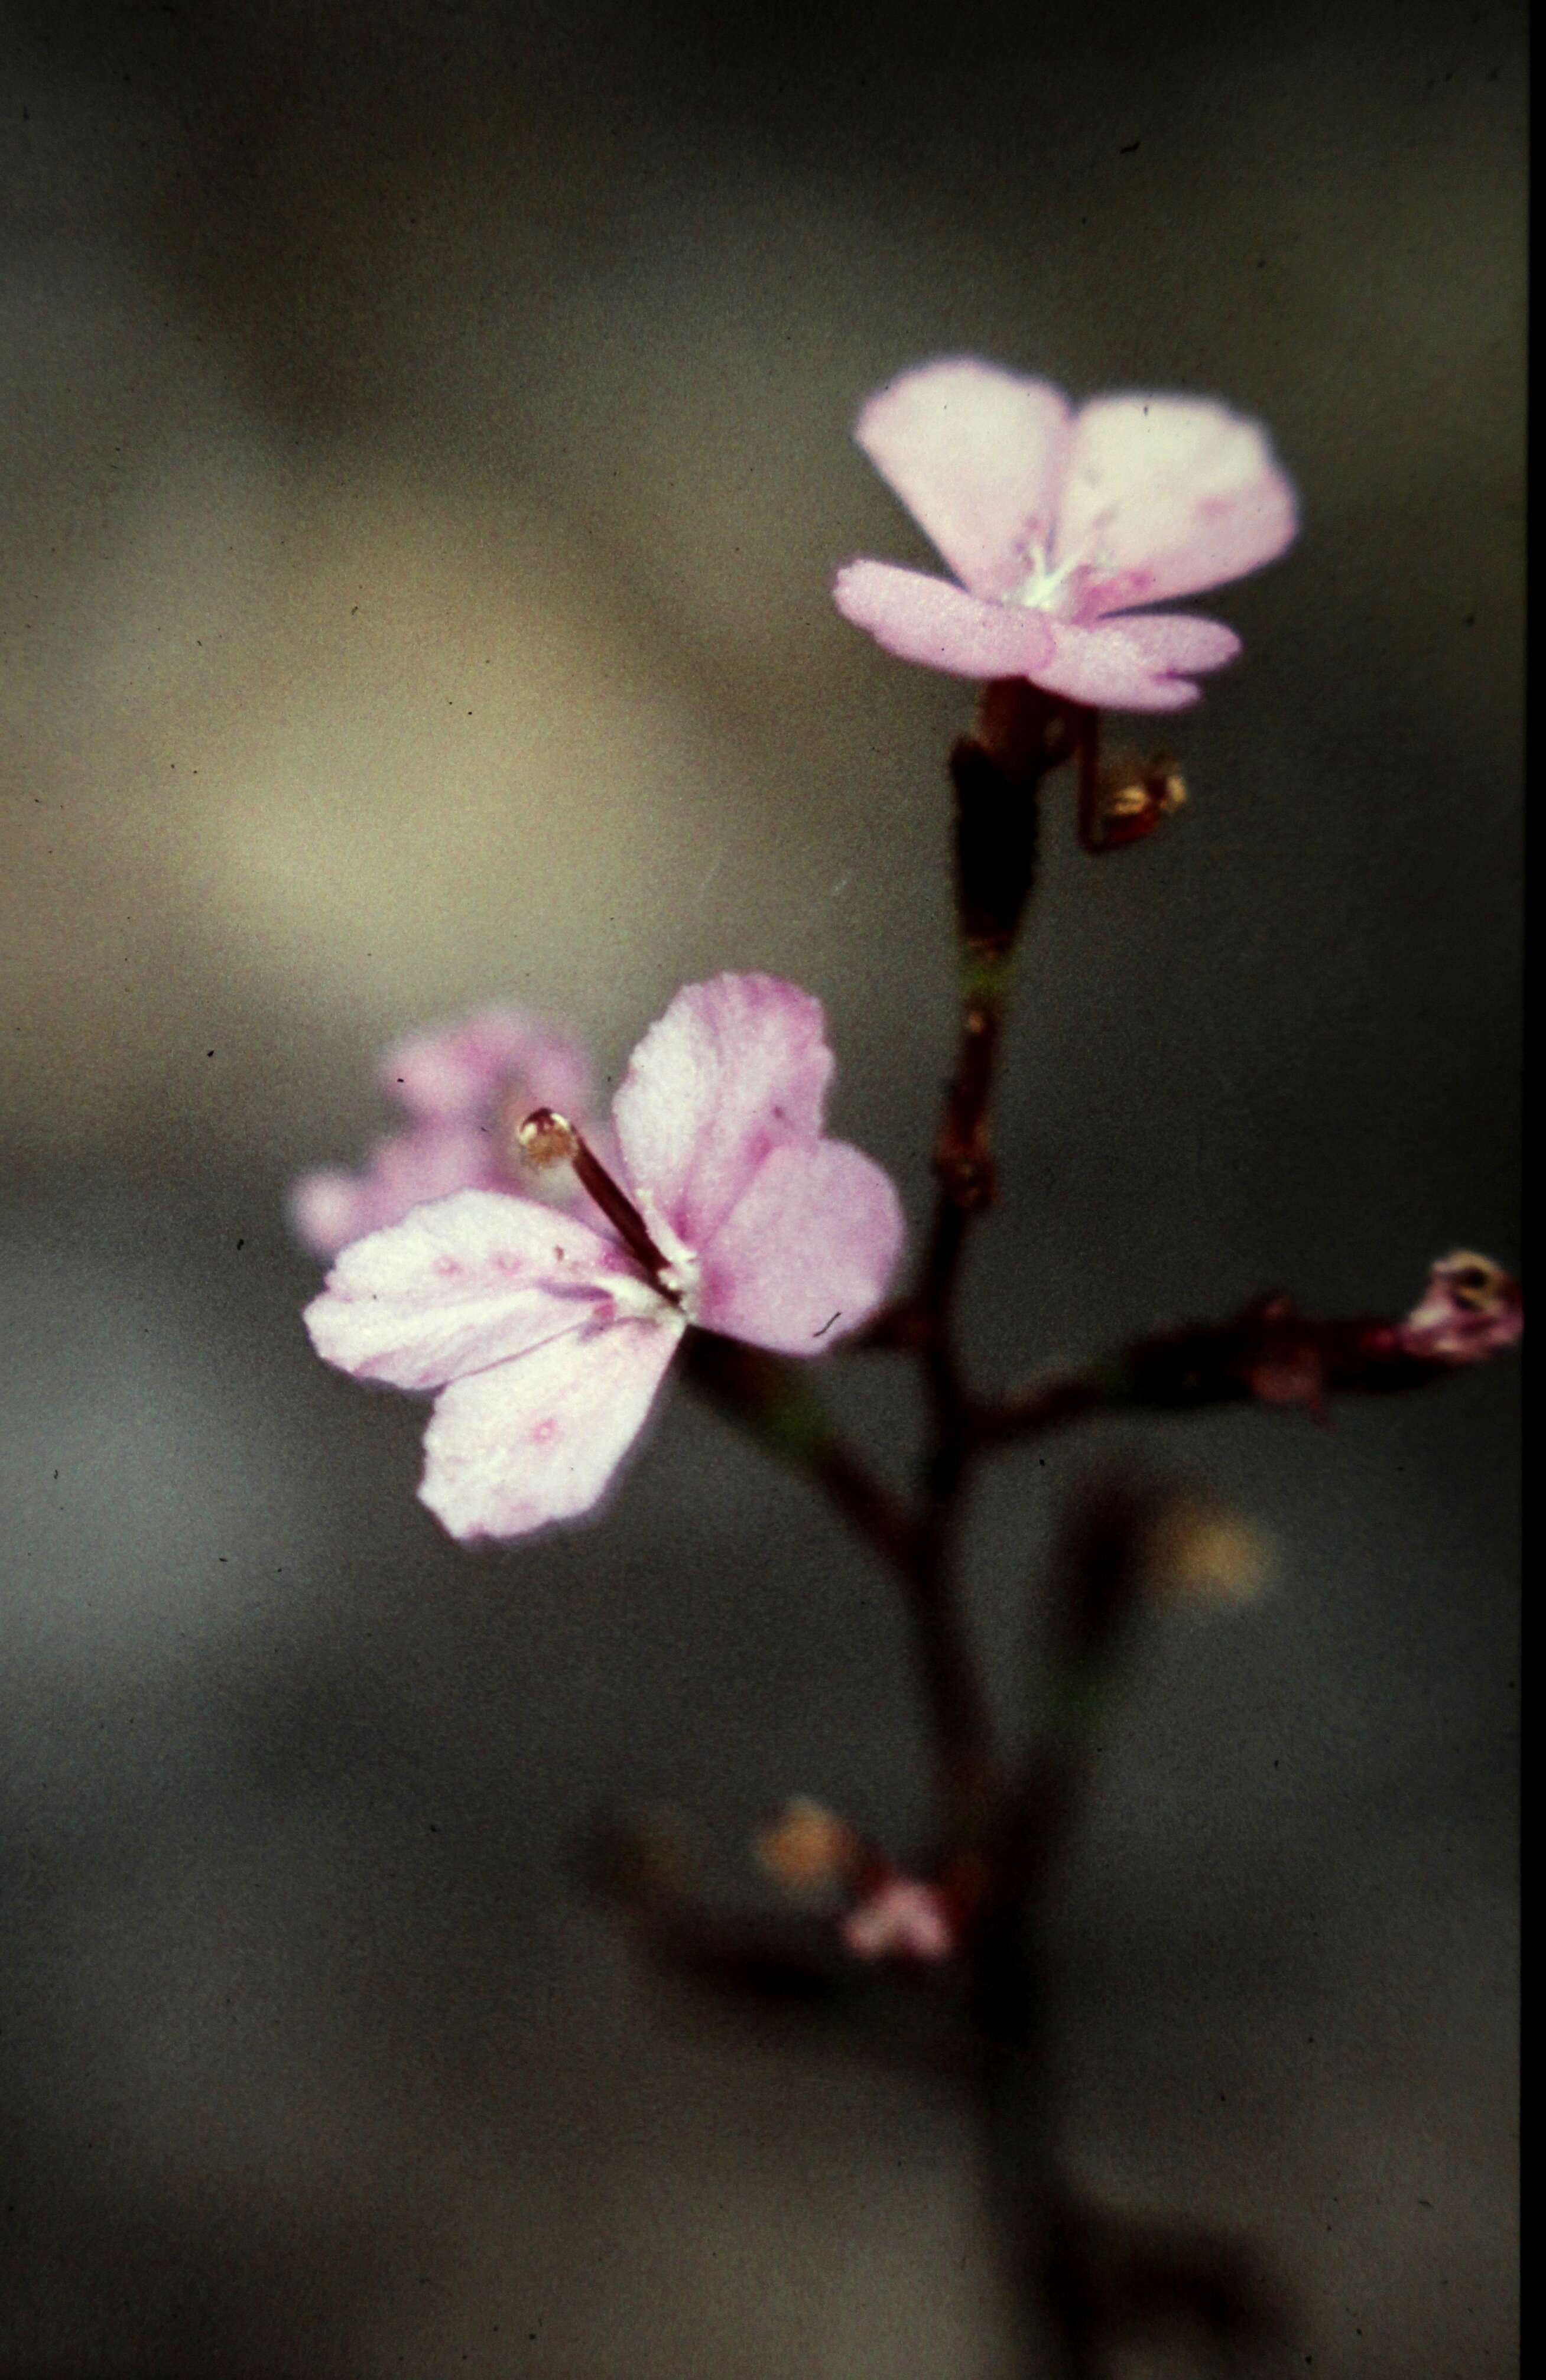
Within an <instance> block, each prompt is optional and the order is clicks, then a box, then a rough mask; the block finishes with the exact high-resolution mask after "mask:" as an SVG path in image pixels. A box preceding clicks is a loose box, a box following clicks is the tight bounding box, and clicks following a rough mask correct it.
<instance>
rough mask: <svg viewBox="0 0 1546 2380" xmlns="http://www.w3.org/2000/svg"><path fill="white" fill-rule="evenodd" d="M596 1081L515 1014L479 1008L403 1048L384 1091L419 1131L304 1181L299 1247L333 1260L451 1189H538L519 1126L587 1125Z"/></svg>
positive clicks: (553, 1030)
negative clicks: (527, 1122)
mask: <svg viewBox="0 0 1546 2380" xmlns="http://www.w3.org/2000/svg"><path fill="white" fill-rule="evenodd" d="M380 1080H381V1086H382V1088H383V1091H385V1093H386V1095H387V1097H388V1098H389V1099H394V1100H395V1101H396V1104H397V1105H398V1106H399V1107H401V1108H406V1109H407V1111H408V1115H409V1117H410V1119H411V1122H410V1123H409V1124H408V1128H407V1129H406V1130H405V1131H402V1132H395V1133H390V1134H388V1135H386V1136H385V1137H384V1138H383V1139H381V1140H378V1141H377V1142H376V1143H375V1145H374V1147H372V1148H371V1150H370V1151H369V1152H368V1154H367V1156H366V1159H365V1162H364V1164H363V1165H362V1166H361V1167H360V1169H359V1172H357V1173H350V1172H346V1171H345V1170H344V1168H342V1167H341V1166H326V1167H323V1169H322V1170H321V1171H320V1172H314V1173H305V1174H302V1176H301V1177H300V1179H299V1181H298V1182H297V1183H296V1184H295V1185H294V1187H293V1189H292V1190H291V1192H290V1202H289V1204H290V1221H291V1224H292V1225H293V1227H294V1230H295V1233H296V1235H297V1237H298V1239H300V1240H302V1241H304V1243H305V1245H307V1246H308V1247H309V1248H310V1250H311V1253H312V1254H313V1256H319V1257H335V1256H336V1255H337V1254H338V1251H339V1249H340V1248H346V1247H347V1246H348V1245H349V1243H350V1242H351V1241H352V1240H359V1239H363V1238H364V1237H365V1236H366V1234H367V1233H371V1232H379V1231H382V1230H383V1229H384V1228H385V1226H386V1225H387V1224H388V1223H396V1222H397V1221H398V1220H400V1219H401V1218H402V1217H403V1216H404V1215H406V1214H408V1212H409V1211H410V1210H411V1209H412V1208H415V1207H420V1206H422V1205H424V1204H425V1202H426V1201H427V1200H429V1199H432V1198H444V1197H447V1196H449V1195H450V1193H451V1192H452V1191H453V1190H498V1189H517V1188H518V1189H522V1190H530V1189H531V1188H534V1187H535V1182H534V1179H533V1177H531V1176H530V1171H529V1169H527V1168H526V1167H525V1166H523V1164H522V1163H521V1160H520V1158H519V1155H518V1153H517V1148H516V1144H515V1129H516V1126H517V1125H518V1124H519V1123H520V1121H521V1118H522V1117H523V1116H525V1115H528V1114H529V1113H530V1111H531V1110H532V1109H533V1108H535V1107H554V1108H558V1109H560V1110H562V1111H563V1112H564V1113H565V1114H566V1115H569V1116H573V1117H575V1118H576V1119H577V1120H579V1121H583V1119H584V1116H585V1112H586V1110H587V1107H588V1105H589V1099H590V1065H589V1062H588V1061H587V1059H586V1055H585V1052H584V1050H582V1049H581V1048H580V1046H579V1043H578V1041H577V1040H576V1039H574V1038H573V1037H572V1036H571V1035H570V1034H567V1033H566V1032H564V1031H563V1030H562V1028H561V1027H559V1026H554V1025H552V1024H549V1023H547V1022H546V1021H545V1020H544V1019H542V1018H541V1017H535V1016H529V1015H527V1014H525V1013H524V1011H522V1010H521V1009H518V1008H483V1009H480V1010H478V1011H477V1013H476V1014H473V1015H471V1016H468V1017H464V1018H463V1019H462V1020H461V1021H460V1022H459V1023H457V1024H456V1025H449V1026H442V1027H440V1028H438V1029H437V1030H435V1031H433V1032H429V1033H416V1034H414V1035H413V1036H412V1037H411V1038H409V1039H408V1040H406V1041H399V1042H397V1043H396V1045H395V1046H394V1047H393V1048H392V1049H390V1050H388V1051H387V1053H386V1055H385V1057H384V1058H383V1060H382V1062H381V1068H380Z"/></svg>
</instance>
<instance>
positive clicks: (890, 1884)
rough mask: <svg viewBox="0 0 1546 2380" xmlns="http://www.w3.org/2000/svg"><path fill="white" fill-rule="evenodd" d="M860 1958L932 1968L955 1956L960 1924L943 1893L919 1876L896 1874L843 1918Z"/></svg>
mask: <svg viewBox="0 0 1546 2380" xmlns="http://www.w3.org/2000/svg"><path fill="white" fill-rule="evenodd" d="M842 1931H843V1939H844V1941H845V1942H846V1945H847V1947H848V1949H850V1950H851V1951H852V1952H853V1954H854V1956H855V1958H856V1959H899V1960H901V1961H905V1962H907V1963H908V1964H917V1965H921V1966H931V1965H934V1964H935V1963H937V1962H938V1961H940V1960H942V1959H948V1958H950V1957H952V1956H953V1955H954V1952H955V1949H956V1924H955V1921H954V1918H953V1915H952V1913H951V1910H950V1907H949V1904H948V1903H947V1901H946V1900H945V1898H944V1895H943V1893H942V1892H941V1891H940V1890H939V1889H938V1888H937V1887H936V1886H934V1885H931V1884H922V1883H920V1882H919V1879H918V1878H917V1877H916V1876H890V1877H888V1878H887V1880H886V1881H885V1882H884V1883H883V1884H882V1885H881V1886H880V1887H879V1888H877V1889H876V1890H875V1891H874V1892H872V1893H871V1894H870V1897H869V1899H868V1900H861V1901H860V1902H859V1903H858V1906H857V1907H856V1908H854V1909H851V1910H850V1911H849V1912H848V1914H847V1915H846V1917H845V1919H844V1920H843V1928H842Z"/></svg>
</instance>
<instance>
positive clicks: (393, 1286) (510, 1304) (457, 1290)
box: [306, 1190, 637, 1389]
mask: <svg viewBox="0 0 1546 2380" xmlns="http://www.w3.org/2000/svg"><path fill="white" fill-rule="evenodd" d="M620 1270H621V1271H622V1272H623V1273H624V1277H625V1278H626V1279H627V1283H628V1288H629V1290H630V1292H632V1291H635V1290H636V1288H637V1276H636V1275H635V1274H634V1273H633V1272H632V1271H631V1270H629V1269H627V1260H626V1259H625V1258H624V1257H622V1256H621V1253H620V1251H619V1250H618V1248H617V1245H616V1244H615V1242H614V1241H612V1240H609V1239H604V1238H603V1236H602V1234H601V1233H599V1232H595V1231H592V1230H591V1228H590V1225H589V1224H588V1223H582V1222H581V1221H579V1220H578V1217H576V1216H573V1215H562V1214H555V1213H554V1210H553V1209H552V1208H548V1207H539V1206H538V1205H536V1204H535V1202H534V1201H532V1200H530V1199H526V1198H511V1197H507V1196H503V1195H502V1194H501V1193H499V1192H497V1191H489V1190H463V1191H460V1192H458V1193H457V1195H456V1196H455V1197H451V1198H443V1199H441V1200H439V1201H438V1202H437V1203H436V1204H435V1205H433V1206H429V1207H418V1208H415V1209H414V1210H413V1212H412V1213H411V1214H410V1215H408V1216H406V1217H405V1218H404V1219H403V1220H402V1221H401V1222H399V1223H395V1224H393V1225H392V1226H391V1228H390V1229H389V1230H387V1231H383V1232H375V1233H371V1237H370V1238H369V1239H364V1240H356V1241H355V1242H354V1243H353V1245H351V1246H349V1247H347V1248H346V1249H345V1250H344V1253H343V1255H342V1256H341V1257H339V1259H338V1261H337V1263H336V1264H335V1266H334V1269H333V1270H332V1271H331V1272H330V1273H329V1275H328V1277H327V1286H326V1287H325V1289H324V1290H323V1293H322V1295H321V1296H320V1297H316V1298H313V1300H312V1301H311V1304H310V1305H309V1306H308V1307H307V1309H306V1326H307V1329H308V1330H310V1334H311V1342H312V1344H313V1346H314V1347H315V1348H316V1350H317V1353H318V1354H319V1355H321V1356H323V1357H324V1358H325V1360H326V1361H327V1362H328V1363H330V1364H336V1365H338V1366H340V1367H341V1368H342V1369H343V1370H344V1371H347V1372H352V1373H353V1374H354V1375H355V1377H356V1378H359V1379H371V1380H388V1381H390V1382H391V1383H392V1385H393V1386H394V1387H395V1388H399V1389H433V1388H438V1387H440V1386H441V1385H442V1384H443V1383H444V1381H446V1380H451V1379H455V1378H456V1377H457V1375H458V1374H460V1373H463V1372H469V1371H473V1370H477V1369H481V1368H482V1367H483V1366H487V1365H490V1364H499V1363H503V1362H504V1361H505V1360H506V1359H507V1358H508V1357H510V1356H512V1355H517V1354H521V1353H523V1352H524V1351H525V1350H527V1349H529V1348H532V1347H536V1346H539V1345H541V1344H542V1343H543V1342H545V1341H547V1340H550V1339H553V1338H555V1337H557V1336H558V1335H559V1334H560V1333H561V1332H565V1331H572V1330H576V1329H577V1328H578V1327H579V1326H580V1325H581V1324H583V1323H585V1322H587V1321H589V1320H591V1319H592V1318H597V1317H603V1318H604V1317H606V1316H608V1315H609V1314H610V1312H611V1292H610V1290H609V1286H608V1284H609V1281H611V1282H612V1283H613V1284H614V1285H615V1283H616V1281H617V1279H618V1275H619V1272H620Z"/></svg>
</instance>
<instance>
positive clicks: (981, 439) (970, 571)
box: [855, 356, 1068, 596]
mask: <svg viewBox="0 0 1546 2380" xmlns="http://www.w3.org/2000/svg"><path fill="white" fill-rule="evenodd" d="M1067 434H1068V406H1067V402H1066V400H1065V397H1064V395H1063V394H1062V391H1061V390H1059V389H1056V388H1053V386H1052V385H1051V383H1049V382H1047V381H1041V380H1022V379H1020V378H1019V377H1018V376H1017V375H1016V373H1014V372H1007V371H1004V370H1001V369H1000V368H999V367H998V366H997V365H996V364H988V363H982V362H980V361H979V360H978V359H977V358H975V357H970V356H958V357H945V358H941V359H940V360H939V361H938V362H935V363H930V364H924V365H922V366H920V367H919V370H916V371H905V372H902V373H899V374H898V376H897V378H896V379H895V380H894V381H892V382H891V383H889V384H888V385H887V386H886V387H885V388H883V389H882V390H881V391H880V393H879V395H875V396H872V397H871V398H870V402H869V404H868V405H867V406H866V407H865V408H864V410H863V412H862V413H861V414H860V415H859V418H858V428H857V430H856V431H855V435H856V437H857V438H858V443H859V444H860V446H862V447H863V449H864V452H865V453H866V454H867V455H869V457H870V461H871V462H872V463H873V464H874V466H875V468H876V469H877V470H878V471H879V472H880V473H881V476H882V477H883V479H884V480H886V481H887V482H888V483H889V484H890V486H891V487H892V488H893V489H894V490H895V492H896V494H897V495H899V496H900V497H901V499H902V502H903V503H904V504H906V505H907V510H908V511H909V512H910V513H911V515H912V516H913V518H914V519H915V520H916V521H917V523H918V525H919V528H921V529H923V530H924V531H925V532H926V534H927V535H928V536H929V537H930V538H931V540H932V541H933V543H934V544H935V546H936V547H937V548H938V549H939V552H940V553H941V554H942V555H943V558H944V560H945V561H946V562H947V563H948V564H949V565H950V567H951V569H952V570H953V571H954V572H955V573H956V577H958V578H959V579H960V581H961V583H962V585H963V586H965V587H968V588H970V589H971V590H972V592H973V593H974V594H977V595H990V596H992V595H1007V594H1008V593H1009V592H1010V590H1011V589H1013V588H1015V587H1016V586H1018V585H1019V583H1020V581H1021V580H1022V579H1023V578H1024V577H1026V576H1027V574H1028V572H1029V570H1030V568H1031V567H1032V551H1033V549H1034V548H1035V547H1037V546H1041V547H1043V548H1044V547H1045V546H1046V545H1047V544H1048V543H1049V541H1050V540H1051V535H1052V528H1053V516H1054V512H1055V506H1056V499H1057V491H1058V486H1059V483H1060V480H1061V476H1062V470H1063V459H1064V451H1065V444H1066V441H1067Z"/></svg>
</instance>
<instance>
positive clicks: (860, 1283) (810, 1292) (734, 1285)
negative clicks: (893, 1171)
mask: <svg viewBox="0 0 1546 2380" xmlns="http://www.w3.org/2000/svg"><path fill="white" fill-rule="evenodd" d="M905 1229H906V1226H905V1224H904V1221H903V1218H902V1206H901V1201H900V1200H899V1199H898V1197H897V1196H896V1192H895V1188H894V1186H893V1184H892V1182H891V1179H890V1176H889V1175H888V1174H887V1173H885V1172H883V1169H882V1168H881V1167H880V1166H879V1165H877V1164H876V1163H875V1161H874V1160H873V1159H872V1158H869V1157H866V1156H865V1155H864V1154H863V1153H862V1151H860V1150H859V1149H857V1148H850V1147H848V1145H847V1144H846V1142H845V1141H840V1140H823V1141H820V1142H818V1144H817V1145H816V1146H815V1147H806V1148H780V1149H775V1150H774V1151H773V1154H772V1156H770V1157H769V1158H767V1159H766V1160H764V1162H763V1163H762V1165H761V1167H760V1168H759V1170H758V1172H757V1174H756V1177H755V1179H754V1180H753V1181H752V1183H751V1184H750V1186H749V1189H748V1190H747V1191H746V1192H745V1194H744V1196H742V1197H740V1198H739V1199H738V1200H737V1201H736V1205H735V1207H734V1208H732V1209H731V1212H730V1214H729V1215H728V1216H727V1217H726V1219H725V1220H724V1223H723V1224H722V1225H721V1227H720V1229H719V1231H718V1232H717V1233H716V1234H715V1235H714V1237H713V1239H712V1240H711V1241H710V1243H709V1245H708V1246H707V1247H706V1248H705V1249H704V1251H703V1271H702V1279H701V1282H700V1289H699V1293H698V1302H697V1319H698V1320H699V1321H700V1323H701V1324H702V1326H703V1328H704V1329H705V1330H718V1331H721V1332H723V1333H724V1336H725V1337H726V1338H730V1339H745V1340H748V1341H749V1342H750V1343H751V1344H752V1345H753V1346H754V1347H770V1348H773V1349H776V1350H777V1351H778V1353H779V1354H785V1355H821V1354H825V1353H826V1351H827V1349H828V1348H829V1347H832V1346H834V1345H835V1344H836V1342H838V1341H839V1340H840V1339H846V1337H847V1335H848V1333H849V1332H850V1331H851V1330H858V1329H859V1328H860V1326H861V1325H862V1324H863V1323H865V1322H868V1320H869V1319H870V1316H871V1315H872V1314H873V1313H874V1312H875V1310H876V1308H877V1307H878V1306H879V1305H880V1304H881V1301H882V1300H883V1297H884V1296H885V1293H886V1291H887V1288H888V1287H889V1285H890V1282H891V1277H892V1274H893V1273H894V1272H895V1269H896V1259H897V1257H899V1256H900V1254H901V1252H902V1241H903V1236H904V1233H905Z"/></svg>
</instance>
